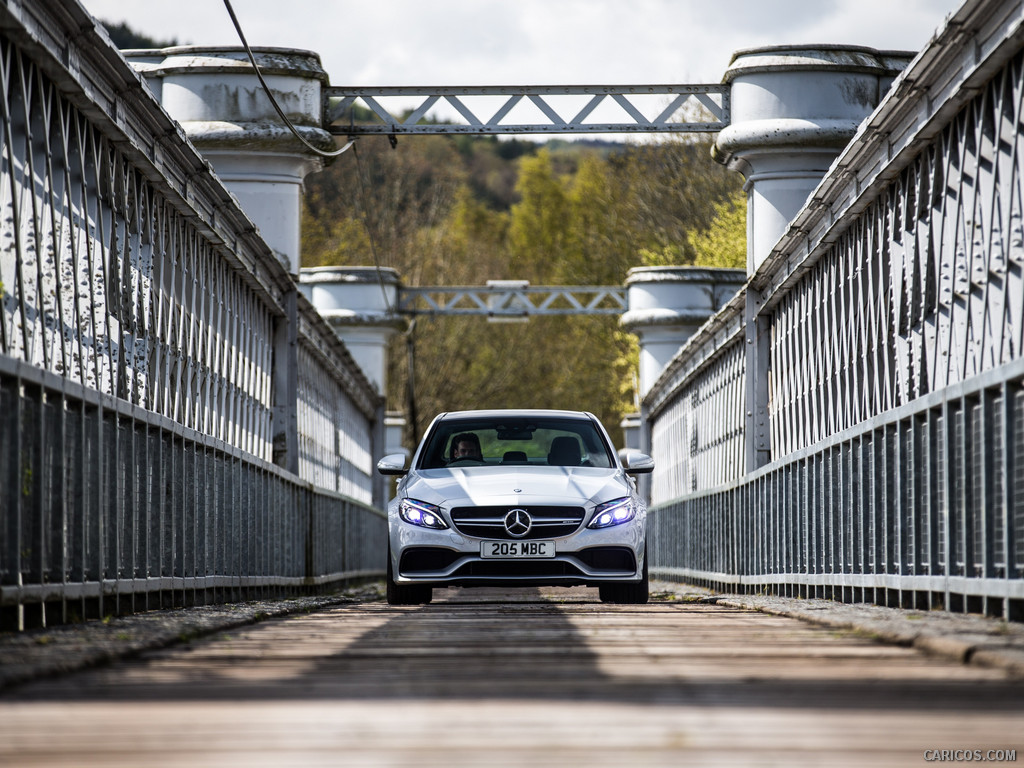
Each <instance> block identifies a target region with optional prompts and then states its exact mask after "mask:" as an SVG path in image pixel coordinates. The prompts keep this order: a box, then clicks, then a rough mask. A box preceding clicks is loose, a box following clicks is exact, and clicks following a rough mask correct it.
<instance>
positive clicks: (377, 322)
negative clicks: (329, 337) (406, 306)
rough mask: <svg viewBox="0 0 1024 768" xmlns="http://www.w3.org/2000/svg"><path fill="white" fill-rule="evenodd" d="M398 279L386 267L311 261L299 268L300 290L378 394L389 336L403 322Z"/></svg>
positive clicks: (384, 387) (384, 376)
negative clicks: (307, 266) (313, 264)
mask: <svg viewBox="0 0 1024 768" xmlns="http://www.w3.org/2000/svg"><path fill="white" fill-rule="evenodd" d="M400 284H401V280H400V279H399V277H398V272H396V271H395V270H393V269H389V268H382V269H377V268H375V267H315V268H312V269H304V270H302V272H301V273H300V274H299V290H301V291H302V293H303V294H305V296H306V298H308V299H309V301H310V303H311V304H312V305H313V306H314V307H316V309H317V311H318V312H319V313H320V314H321V315H322V316H323V318H324V319H325V320H326V321H327V323H328V325H330V326H331V327H332V328H333V329H334V332H335V333H337V334H338V336H340V337H341V339H342V341H344V342H345V346H346V347H347V348H348V351H349V353H350V354H351V355H352V358H353V359H354V360H355V361H356V363H357V364H358V365H359V367H360V368H361V369H362V371H363V373H364V374H366V378H367V379H369V380H370V381H371V382H372V383H373V385H374V387H376V388H377V392H378V393H380V394H381V395H386V394H387V370H388V365H387V360H388V358H387V351H388V341H390V339H391V337H392V336H394V335H395V334H396V333H398V332H400V331H404V330H405V329H406V328H407V326H408V322H407V321H406V319H405V318H404V317H402V316H401V315H399V314H398V313H397V311H396V306H397V304H398V287H399V285H400Z"/></svg>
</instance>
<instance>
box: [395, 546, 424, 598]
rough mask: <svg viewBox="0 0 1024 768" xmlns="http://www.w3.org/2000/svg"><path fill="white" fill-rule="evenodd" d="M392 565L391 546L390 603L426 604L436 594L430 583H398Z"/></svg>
mask: <svg viewBox="0 0 1024 768" xmlns="http://www.w3.org/2000/svg"><path fill="white" fill-rule="evenodd" d="M394 579H395V577H394V571H393V569H392V567H391V548H390V547H389V548H388V581H387V593H388V605H426V604H427V603H429V602H430V601H431V599H432V598H433V596H434V590H433V589H431V587H430V585H429V584H396V583H395V580H394Z"/></svg>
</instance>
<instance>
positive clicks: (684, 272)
mask: <svg viewBox="0 0 1024 768" xmlns="http://www.w3.org/2000/svg"><path fill="white" fill-rule="evenodd" d="M745 280H746V273H745V272H744V271H743V270H742V269H720V268H711V267H637V268H635V269H631V270H629V274H628V276H627V278H626V298H627V303H628V306H629V310H628V311H627V312H626V313H625V314H624V315H623V316H622V318H621V319H620V320H619V322H620V323H621V325H622V326H623V327H624V328H626V329H627V330H629V331H631V332H632V333H634V334H636V336H637V337H638V338H639V341H640V397H641V398H642V397H644V396H645V395H646V394H647V393H648V392H649V391H650V390H651V387H652V386H654V383H655V382H656V381H657V380H658V377H659V376H661V372H662V371H664V370H665V366H667V365H668V363H669V361H670V360H672V358H673V357H675V355H676V353H677V352H678V351H679V349H680V348H681V347H682V346H683V344H684V343H685V342H686V340H687V339H688V338H690V336H692V335H693V334H694V332H695V331H696V330H697V329H698V328H700V327H701V326H702V325H703V324H704V323H705V322H706V321H707V320H708V318H710V317H711V316H712V315H713V314H715V313H716V312H717V311H718V310H719V308H721V306H722V305H723V304H725V303H726V302H727V301H728V300H729V299H731V298H732V297H733V296H734V295H736V291H738V290H739V289H740V287H741V286H742V285H743V283H744V281H745Z"/></svg>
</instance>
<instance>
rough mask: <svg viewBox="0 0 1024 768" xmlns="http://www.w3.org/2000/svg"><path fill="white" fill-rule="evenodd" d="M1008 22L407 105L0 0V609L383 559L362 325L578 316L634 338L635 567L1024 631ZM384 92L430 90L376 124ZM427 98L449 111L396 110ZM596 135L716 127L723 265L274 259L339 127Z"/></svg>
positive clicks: (376, 360)
mask: <svg viewBox="0 0 1024 768" xmlns="http://www.w3.org/2000/svg"><path fill="white" fill-rule="evenodd" d="M1018 11H1019V8H1018V6H1017V4H1015V3H1010V2H996V1H995V0H971V1H970V2H967V3H965V4H964V5H963V7H961V8H960V9H959V10H958V11H957V12H956V13H955V14H953V15H952V16H951V17H950V19H949V20H948V21H947V23H946V25H945V27H944V28H943V29H942V30H941V31H940V33H939V34H937V35H936V37H935V39H933V40H932V41H931V42H930V43H929V46H928V47H927V48H926V49H925V50H924V51H922V52H920V53H919V54H917V55H916V56H912V55H911V54H898V53H894V52H879V51H873V50H871V49H866V48H856V47H849V46H846V47H835V46H832V47H829V46H824V47H807V46H803V47H801V46H775V47H771V48H765V49H756V50H751V51H743V52H740V53H739V54H737V55H736V57H734V60H733V62H732V64H731V65H730V68H729V70H728V71H727V72H726V73H725V75H724V77H723V82H722V84H720V85H717V86H703V85H701V86H685V85H668V86H628V87H612V86H588V87H578V88H576V87H573V88H569V87H566V88H562V89H556V88H551V87H548V88H536V87H522V88H512V89H459V88H450V87H445V88H433V89H429V88H428V89H410V91H409V93H406V94H403V93H401V90H402V89H397V90H395V89H382V90H381V91H380V92H379V93H377V92H370V91H368V90H366V89H344V88H336V87H333V86H331V85H330V84H329V79H328V77H327V75H326V73H324V72H323V70H322V69H320V67H319V63H318V60H317V58H316V56H315V54H311V53H309V52H306V51H289V50H281V49H264V50H259V49H258V50H255V51H253V50H247V49H245V48H238V47H235V48H223V49H215V50H196V49H192V48H173V49H167V50H163V51H134V52H129V54H128V61H127V62H126V61H125V59H124V58H123V57H122V56H121V55H120V54H119V53H118V52H116V51H114V50H113V49H112V48H111V46H110V45H109V43H108V41H107V39H106V36H105V33H104V31H103V30H102V28H101V27H100V26H99V25H98V23H97V22H96V21H95V20H94V19H92V18H91V17H90V16H89V15H88V13H87V12H85V11H84V9H82V8H81V7H80V6H78V5H77V3H74V2H55V1H54V0H47V1H46V2H32V3H28V2H19V1H17V0H8V2H6V3H4V5H3V8H2V9H0V14H2V21H3V25H2V30H3V35H4V37H3V45H4V46H5V47H4V53H5V59H4V63H3V70H2V73H0V74H2V82H3V83H4V84H5V104H6V107H5V111H4V113H3V115H2V119H3V128H4V132H3V140H2V143H0V144H2V147H0V148H2V169H3V185H2V189H0V205H2V206H3V210H4V211H5V217H4V224H3V229H2V235H3V239H4V248H3V252H2V259H0V285H2V292H3V311H2V313H0V429H2V433H3V440H0V472H2V478H3V482H2V483H0V532H2V535H0V618H2V621H3V625H4V626H6V627H11V628H15V629H18V628H24V627H33V626H46V625H49V624H53V623H59V622H62V621H68V620H72V619H75V618H90V617H100V616H104V615H108V614H109V613H111V612H115V613H120V612H132V611H139V610H148V609H151V608H154V607H165V606H173V605H190V604H203V603H208V602H215V603H216V602H221V601H227V600H237V599H241V598H244V597H247V596H261V597H262V596H266V595H270V594H290V593H294V592H302V591H307V590H311V589H312V590H316V589H327V588H331V587H332V585H336V584H339V583H346V582H348V581H351V580H352V579H359V578H364V577H368V576H371V575H373V574H377V573H379V572H380V570H381V568H382V567H383V566H382V563H381V558H380V557H379V553H380V552H383V541H384V539H383V537H384V529H385V525H384V519H383V517H382V512H381V510H382V508H383V505H384V501H385V497H386V495H387V489H386V486H385V484H384V481H383V479H382V478H380V477H378V476H376V475H375V474H374V471H373V468H374V464H375V461H376V460H377V458H379V457H380V456H382V455H384V454H385V453H386V452H388V450H389V449H391V448H395V447H397V446H396V439H395V437H394V435H393V432H394V429H393V428H392V426H391V425H393V424H394V423H395V417H394V415H393V414H391V413H390V409H389V404H388V403H386V402H385V400H384V396H383V393H384V392H385V391H386V390H385V370H386V367H385V366H384V354H385V352H384V350H385V348H386V343H387V339H388V338H389V337H390V336H391V335H392V334H394V333H395V332H396V331H397V330H399V329H401V328H402V327H404V324H405V323H406V322H407V319H408V317H410V316H415V315H416V314H421V313H446V314H458V313H476V314H481V315H484V314H486V315H488V316H490V317H491V318H492V319H505V320H508V319H516V318H521V317H528V316H530V315H533V314H559V313H580V312H594V313H609V314H619V315H620V316H621V322H622V324H623V326H624V327H625V328H627V329H629V330H631V331H632V332H633V333H635V334H636V335H637V337H638V339H639V344H640V351H641V355H640V372H639V374H640V390H641V395H642V398H643V399H642V403H641V410H640V412H639V413H638V414H636V415H635V416H634V417H631V419H629V424H630V425H631V426H630V429H629V430H627V436H628V437H627V439H628V440H629V441H631V442H632V443H634V444H635V447H642V448H644V449H645V450H649V451H650V452H651V453H652V454H654V455H655V456H656V457H658V468H657V469H656V471H655V473H654V474H653V475H652V478H651V483H650V486H649V488H647V489H646V491H647V493H648V494H649V497H650V503H651V510H652V515H651V518H652V528H653V530H652V539H651V542H652V547H653V554H652V565H653V571H652V572H653V573H655V574H657V576H658V577H660V578H670V579H678V580H682V581H686V582H690V583H696V584H700V585H703V586H707V587H713V588H717V589H725V590H729V591H738V592H746V591H761V590H772V591H778V592H780V593H782V594H785V595H809V596H818V597H830V598H835V599H839V600H844V601H868V602H875V603H880V604H883V605H897V606H905V607H915V608H919V607H933V606H939V607H942V608H945V609H948V610H954V611H969V612H980V613H984V614H988V615H992V616H998V617H1002V618H1005V619H1018V618H1019V617H1020V615H1021V607H1022V605H1024V578H1022V567H1024V506H1022V502H1021V499H1024V494H1022V493H1021V488H1020V487H1019V486H1020V483H1021V480H1020V478H1021V477H1024V474H1022V473H1021V472H1019V471H1018V456H1019V455H1020V454H1021V450H1020V447H1019V446H1020V440H1021V435H1022V434H1024V431H1022V429H1021V427H1020V423H1021V417H1020V414H1021V407H1022V403H1024V398H1022V396H1021V372H1022V368H1021V366H1022V362H1021V347H1022V345H1024V341H1022V336H1021V328H1022V327H1024V320H1022V316H1024V287H1022V286H1024V280H1022V274H1024V262H1022V256H1021V254H1022V251H1021V249H1020V247H1019V240H1020V232H1021V226H1020V217H1021V212H1020V210H1019V208H1020V206H1019V204H1018V203H1019V199H1020V194H1019V191H1020V190H1019V174H1018V172H1017V162H1018V161H1017V158H1018V157H1019V153H1018V151H1017V148H1018V146H1019V142H1020V132H1019V130H1018V122H1019V121H1018V117H1019V115H1018V113H1019V106H1018V101H1019V99H1018V96H1019V94H1020V92H1021V88H1022V82H1021V71H1022V67H1021V64H1020V59H1021V56H1020V52H1019V50H1018V47H1019V46H1018V42H1017V41H1018V31H1019V30H1018V27H1019V14H1018ZM254 64H255V67H254ZM257 76H258V77H257ZM264 76H266V77H265V79H263V78H264ZM257 79H263V82H264V84H266V83H270V84H271V85H272V87H270V85H268V86H267V87H268V92H269V93H271V94H272V95H273V97H274V99H273V101H274V102H275V103H277V104H278V108H280V109H281V112H282V114H287V115H288V118H287V119H288V122H289V123H290V125H288V126H286V125H283V124H281V123H280V121H279V120H278V121H277V122H276V123H275V120H276V118H275V117H274V114H273V111H272V110H271V109H270V108H269V104H270V100H269V99H267V98H265V97H264V96H259V95H258V93H259V88H260V86H259V84H258V83H257ZM498 91H506V92H504V93H498ZM556 91H559V92H556ZM241 94H248V95H249V97H247V98H244V99H242V98H239V96H240V95H241ZM403 95H404V96H412V97H415V98H420V99H423V101H422V102H421V104H420V106H419V107H417V108H416V109H414V110H413V111H412V113H411V116H408V115H407V116H406V117H404V118H401V119H400V118H398V117H395V116H394V115H393V114H392V113H391V112H389V111H388V110H387V109H386V108H385V102H386V101H387V99H389V98H393V97H395V96H403ZM495 96H499V97H500V98H504V99H506V101H504V102H502V103H501V106H499V107H498V108H497V109H496V110H495V111H493V112H484V111H483V108H481V107H477V106H472V105H471V99H472V98H474V97H485V98H490V99H493V98H494V97H495ZM652 96H653V97H654V98H656V99H658V100H659V101H658V102H657V103H656V105H655V106H654V107H653V108H652V106H651V104H649V103H647V104H643V103H641V101H639V100H638V99H642V98H650V97H652ZM564 97H567V98H570V99H575V100H576V102H575V105H574V106H570V107H564V106H559V105H557V104H556V100H557V98H564ZM441 100H446V101H447V103H449V104H451V105H453V106H454V108H455V109H456V110H457V111H458V112H459V113H460V114H461V115H462V117H463V118H464V120H465V122H464V123H462V124H459V123H457V122H456V123H451V124H446V125H421V121H420V119H419V118H420V117H422V116H423V115H425V114H427V113H428V112H429V110H430V109H431V108H432V107H433V105H435V104H437V103H438V102H439V101H441ZM606 102H610V103H612V104H613V105H616V106H617V107H618V108H620V109H621V111H622V115H623V117H622V118H621V119H619V120H618V121H610V120H609V119H608V118H605V117H601V118H597V117H596V115H597V114H598V112H599V111H600V110H602V109H603V108H604V107H605V106H606ZM520 103H529V104H532V105H534V107H536V109H537V110H539V112H540V113H541V114H543V115H544V116H545V122H540V123H538V122H533V123H531V122H528V121H523V120H520V119H518V118H517V117H516V114H517V113H516V110H517V108H518V105H519V104H520ZM359 104H362V105H363V110H362V111H360V112H359V113H358V114H366V113H371V114H372V115H373V117H372V118H371V119H369V120H364V121H363V122H362V123H361V124H360V123H359V122H357V121H356V120H355V119H354V117H353V116H354V115H355V114H356V112H355V111H354V109H353V108H354V107H355V106H358V105H359ZM627 124H632V126H633V127H632V128H631V129H630V130H644V131H676V130H684V129H685V130H713V131H715V132H716V133H717V138H716V142H715V157H716V159H717V160H718V161H719V162H722V163H725V164H727V165H728V166H729V167H731V168H734V169H735V170H737V171H739V172H741V173H743V174H744V175H745V176H746V178H747V184H748V186H747V189H748V202H749V210H748V218H749V221H750V237H749V242H748V267H747V270H746V271H745V272H744V271H736V270H731V271H730V270H724V271H723V270H717V271H716V270H703V269H692V268H690V269H687V268H658V269H644V268H638V269H635V270H632V271H631V272H630V274H629V275H628V276H626V279H625V284H624V285H622V286H529V285H526V284H522V283H516V282H514V281H513V282H505V283H500V284H493V285H489V286H461V287H459V286H422V287H417V286H405V285H403V284H402V278H401V276H400V275H397V274H395V273H393V272H390V271H388V270H380V269H376V268H372V267H370V268H356V269H351V268H350V269H347V270H339V269H335V268H327V269H325V270H301V269H299V267H298V263H299V262H298V210H299V195H300V190H301V182H302V177H303V176H304V175H305V174H307V173H309V172H311V171H313V170H316V169H317V168H319V167H321V163H322V162H323V161H322V158H321V156H320V155H321V154H322V152H324V151H328V150H330V151H335V149H334V148H335V147H337V146H338V144H344V143H345V142H346V141H350V140H352V138H353V137H358V136H359V135H364V134H367V133H374V132H386V133H388V134H398V133H420V132H426V131H430V132H438V131H448V132H454V133H459V132H476V133H493V132H498V131H502V130H504V131H507V132H510V133H515V132H540V131H547V132H552V133H559V132H567V131H575V132H581V131H591V130H613V131H615V132H622V131H623V130H624V127H625V126H626V125H627ZM300 139H301V141H300ZM318 148H319V149H318Z"/></svg>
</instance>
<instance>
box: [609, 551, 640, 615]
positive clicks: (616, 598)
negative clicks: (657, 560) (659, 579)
mask: <svg viewBox="0 0 1024 768" xmlns="http://www.w3.org/2000/svg"><path fill="white" fill-rule="evenodd" d="M649 585H650V579H649V578H648V575H647V550H646V549H644V567H643V576H642V577H641V579H640V581H625V582H622V583H619V584H602V585H601V586H600V587H598V592H599V593H600V595H601V602H602V603H620V604H623V605H645V604H646V603H647V600H648V597H649V595H650V586H649Z"/></svg>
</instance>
